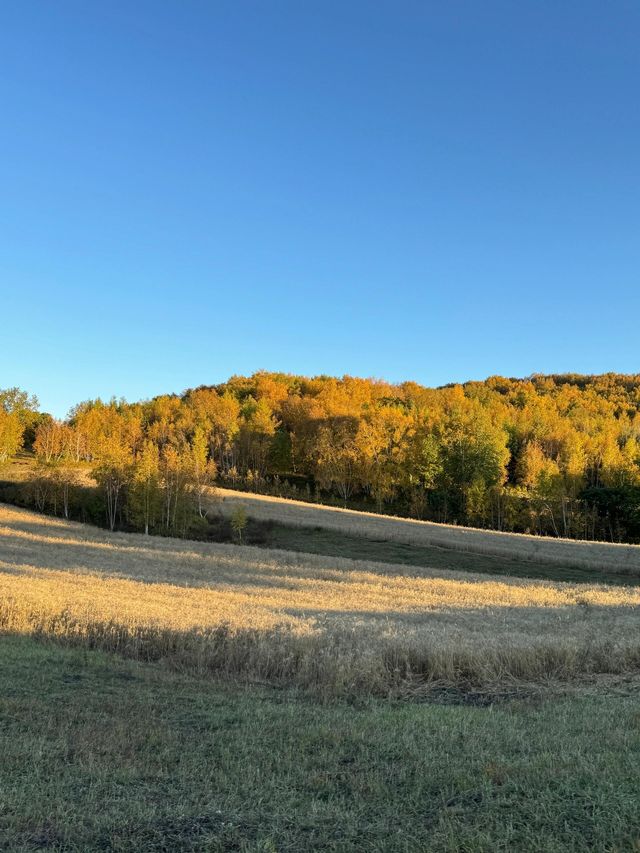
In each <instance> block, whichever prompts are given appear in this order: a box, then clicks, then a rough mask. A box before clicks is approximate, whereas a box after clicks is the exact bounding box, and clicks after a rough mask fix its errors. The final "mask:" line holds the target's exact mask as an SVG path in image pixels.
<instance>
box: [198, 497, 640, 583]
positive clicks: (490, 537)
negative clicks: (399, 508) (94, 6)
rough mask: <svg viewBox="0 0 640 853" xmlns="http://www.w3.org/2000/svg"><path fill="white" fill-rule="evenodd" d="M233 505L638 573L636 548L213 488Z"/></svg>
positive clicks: (219, 501)
mask: <svg viewBox="0 0 640 853" xmlns="http://www.w3.org/2000/svg"><path fill="white" fill-rule="evenodd" d="M238 504H243V505H244V506H245V507H246V510H247V513H248V515H250V516H251V517H252V518H256V519H259V520H261V521H279V522H282V523H283V524H288V525H298V526H301V527H322V528H324V529H327V530H336V531H339V532H341V533H346V534H349V535H352V536H362V537H366V538H368V539H386V540H394V541H397V542H406V543H408V544H410V545H436V546H438V547H441V548H448V549H450V550H453V551H462V552H465V551H466V552H468V553H473V554H489V555H493V556H496V557H513V558H517V559H520V560H531V561H533V562H537V563H549V564H552V565H561V566H567V567H575V568H595V569H600V570H603V569H606V570H608V571H613V572H616V573H619V574H621V575H635V576H637V575H640V545H626V544H617V543H610V542H583V541H576V540H575V539H555V538H550V537H545V536H528V535H525V534H523V533H501V532H498V531H495V530H478V529H475V528H472V527H459V526H456V525H453V524H436V523H434V522H431V521H418V520H417V519H413V518H398V517H396V516H390V515H379V514H377V513H372V512H360V511H358V510H353V509H342V508H341V507H332V506H325V505H322V504H311V503H305V502H304V501H295V500H290V499H288V498H278V497H270V496H268V495H257V494H252V493H251V492H236V491H233V490H231V489H216V503H215V505H216V506H218V507H219V508H220V509H221V511H222V512H223V513H224V514H225V515H228V514H230V513H231V512H232V511H233V508H234V507H235V506H237V505H238Z"/></svg>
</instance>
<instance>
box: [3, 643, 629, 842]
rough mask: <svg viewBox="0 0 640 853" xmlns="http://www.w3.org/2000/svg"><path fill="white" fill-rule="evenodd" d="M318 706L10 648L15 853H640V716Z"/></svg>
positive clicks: (599, 710) (7, 690)
mask: <svg viewBox="0 0 640 853" xmlns="http://www.w3.org/2000/svg"><path fill="white" fill-rule="evenodd" d="M637 698H638V696H637V693H636V694H635V696H634V694H633V691H632V685H631V684H629V685H626V686H625V685H623V684H619V685H618V686H617V688H616V689H612V688H611V686H610V688H609V691H608V695H606V696H605V695H600V694H598V693H595V692H594V693H593V695H588V694H587V693H586V692H584V691H583V692H582V693H581V694H576V695H573V696H571V697H564V698H562V697H555V698H546V699H542V698H538V699H534V698H531V699H529V700H527V699H521V700H519V701H513V702H511V703H508V704H501V705H495V706H491V707H474V706H464V705H434V704H429V705H427V704H415V703H408V702H407V703H400V702H390V701H387V702H384V701H375V702H374V701H367V702H363V703H362V704H357V705H353V704H347V703H339V702H336V703H332V704H327V705H322V706H320V705H317V704H314V703H313V701H312V700H311V699H310V698H308V697H304V696H301V695H299V694H296V693H293V692H288V691H278V690H275V689H271V688H262V687H251V688H242V687H234V686H230V685H228V684H227V685H220V684H217V683H215V682H210V681H208V682H205V681H199V680H197V679H195V678H192V677H187V676H184V675H180V674H176V673H172V672H170V671H168V670H166V669H163V667H162V666H161V665H159V664H158V665H152V664H137V663H134V662H130V661H123V660H120V659H118V658H115V657H110V656H107V655H104V654H100V653H97V652H89V651H82V650H78V649H68V648H61V647H57V646H54V645H43V644H39V643H37V642H36V641H34V640H29V639H26V638H20V637H4V638H0V849H1V850H7V851H15V853H20V852H21V851H30V850H43V849H47V850H58V851H83V853H86V851H94V850H112V851H136V853H142V851H188V850H191V851H233V850H237V851H296V853H298V851H306V850H328V851H364V850H366V851H500V850H502V851H593V850H598V851H614V850H616V851H626V850H630V851H631V850H636V851H637V850H639V849H640V797H639V796H638V781H639V778H640V712H639V710H638V703H637Z"/></svg>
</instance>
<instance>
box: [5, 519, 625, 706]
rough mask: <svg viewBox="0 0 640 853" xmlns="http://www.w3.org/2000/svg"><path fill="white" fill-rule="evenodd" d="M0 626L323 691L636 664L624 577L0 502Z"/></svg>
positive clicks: (563, 675) (487, 680)
mask: <svg viewBox="0 0 640 853" xmlns="http://www.w3.org/2000/svg"><path fill="white" fill-rule="evenodd" d="M458 558H459V560H460V563H461V564H462V565H464V560H465V555H462V554H459V555H458ZM3 628H4V630H5V631H8V632H13V633H20V634H35V635H47V636H49V637H56V638H58V639H59V640H61V641H65V642H68V643H72V644H83V645H86V646H89V647H93V648H100V649H102V650H104V651H118V652H120V653H124V654H126V655H127V656H130V657H135V658H137V659H142V660H148V659H153V660H158V659H167V660H170V661H171V662H172V663H173V664H174V666H179V667H186V666H189V667H190V668H191V669H192V670H194V671H197V672H202V673H227V674H231V675H233V676H234V677H238V676H241V675H244V676H245V677H247V678H263V679H267V680H269V681H270V682H271V683H273V682H274V681H277V682H279V683H286V684H295V685H297V686H306V687H309V688H311V689H313V690H315V691H317V692H318V693H320V694H321V695H322V696H324V697H327V696H330V695H336V694H341V695H345V694H351V693H354V692H358V693H360V694H362V693H375V694H377V695H385V694H387V693H388V692H389V691H392V692H394V693H396V692H398V691H399V692H406V691H407V690H411V691H414V690H420V691H424V690H427V691H430V690H431V689H432V688H433V684H434V682H441V681H445V682H447V683H450V684H455V685H456V686H458V687H463V688H465V689H466V688H467V687H472V688H473V689H474V690H475V689H478V688H480V687H481V688H483V689H488V688H490V687H493V686H495V685H498V686H500V685H502V684H503V683H505V682H509V681H511V680H516V681H518V682H523V681H525V682H526V681H536V682H540V681H542V682H545V681H547V680H548V679H551V678H557V679H562V680H571V679H576V678H577V679H581V678H583V677H584V676H585V675H586V674H589V673H609V674H613V673H622V672H629V673H632V672H637V671H638V668H639V666H640V590H639V589H638V587H620V586H616V587H613V586H586V585H573V586H572V585H569V584H558V583H555V584H554V583H550V582H548V581H545V582H541V581H537V582H536V581H530V580H523V579H517V578H504V577H501V578H498V577H492V576H491V575H486V574H485V575H474V574H472V573H469V572H464V571H458V572H454V571H448V572H447V571H442V570H430V569H417V568H413V567H410V568H407V567H403V566H393V565H385V564H383V563H366V562H361V563H357V562H353V561H349V560H345V559H340V558H337V557H325V556H314V555H308V554H307V555H305V554H295V555H294V554H291V553H287V552H285V551H269V550H267V549H258V548H239V547H237V546H234V545H220V544H212V543H195V542H184V541H182V540H177V539H168V538H161V537H145V536H142V535H140V534H110V533H108V532H107V531H100V530H98V529H97V528H93V527H89V526H83V525H81V524H75V523H69V522H64V521H61V520H60V519H54V518H51V517H50V516H42V515H37V514H35V513H30V512H26V511H24V510H18V509H15V508H8V507H2V506H0V630H1V629H3Z"/></svg>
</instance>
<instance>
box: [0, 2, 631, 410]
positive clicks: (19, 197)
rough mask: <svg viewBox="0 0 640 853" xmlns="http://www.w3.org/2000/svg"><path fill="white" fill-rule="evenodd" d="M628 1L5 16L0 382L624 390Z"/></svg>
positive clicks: (49, 387)
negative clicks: (509, 383) (241, 381)
mask: <svg viewBox="0 0 640 853" xmlns="http://www.w3.org/2000/svg"><path fill="white" fill-rule="evenodd" d="M639 44H640V6H639V5H638V4H637V3H636V2H631V0H630V2H612V3H607V4H603V3H601V2H598V3H596V2H539V1H537V2H518V3H513V2H491V0H487V2H482V3H481V2H474V3H470V2H456V3H431V2H419V3H418V2H416V3H413V2H401V3H398V2H384V0H381V2H370V0H369V2H362V3H361V2H355V0H353V2H349V0H346V2H345V0H341V2H331V0H323V2H314V0H305V2H303V3H300V2H278V1H277V0H273V2H268V3H264V2H257V0H255V2H243V0H233V2H212V1H211V2H193V1H192V2H190V0H152V2H144V1H143V0H136V2H135V3H132V2H129V0H127V2H119V0H109V2H104V3H86V2H79V0H78V2H71V0H56V2H55V3H47V2H31V0H24V1H23V2H20V3H13V4H9V3H7V4H4V6H3V10H2V26H1V27H0V70H1V72H2V73H1V74H0V109H1V113H0V115H1V121H0V312H1V313H0V338H1V339H2V358H1V359H0V387H6V386H8V385H16V384H17V385H20V386H22V387H26V388H27V389H28V390H30V391H31V392H34V393H36V394H38V396H39V397H40V400H41V403H42V405H43V407H44V408H45V409H47V410H49V411H52V412H53V413H55V414H57V415H64V414H65V413H66V411H67V410H68V408H69V407H70V406H71V405H72V404H73V403H75V402H78V401H79V400H82V399H86V398H88V397H95V396H98V395H100V396H103V397H106V398H108V397H110V396H111V395H116V396H125V397H127V398H128V399H139V398H145V397H149V396H152V395H154V394H158V393H162V392H169V391H181V390H183V389H184V388H187V387H190V386H195V385H198V384H201V383H214V382H219V381H222V380H224V379H225V378H227V377H228V376H229V375H231V374H233V373H249V372H252V371H254V370H257V369H262V368H264V369H268V370H283V371H287V372H293V373H305V374H316V373H330V374H338V375H341V374H343V373H350V374H353V375H363V376H378V377H384V378H387V379H390V380H398V381H399V380H403V379H414V380H417V381H420V382H423V383H425V384H429V385H438V384H442V383H445V382H448V381H464V380H466V379H472V378H473V379H480V378H484V377H486V376H488V375H491V374H496V373H499V374H502V375H509V376H524V375H528V374H530V373H532V372H563V371H576V372H603V371H608V370H615V371H620V372H637V371H640V358H639V346H638V317H639V316H640V314H639V310H640V101H639V99H638V89H639V88H640V50H639V48H638V45H639Z"/></svg>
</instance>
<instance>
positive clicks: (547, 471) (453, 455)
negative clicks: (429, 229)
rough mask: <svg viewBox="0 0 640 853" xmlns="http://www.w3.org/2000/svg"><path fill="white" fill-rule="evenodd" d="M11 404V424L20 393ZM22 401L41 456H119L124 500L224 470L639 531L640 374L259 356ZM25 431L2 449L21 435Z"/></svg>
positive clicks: (395, 500)
mask: <svg viewBox="0 0 640 853" xmlns="http://www.w3.org/2000/svg"><path fill="white" fill-rule="evenodd" d="M5 397H6V392H5ZM2 399H3V398H2V397H0V400H2ZM4 410H5V411H4V414H3V415H2V417H3V418H4V426H3V427H1V428H0V435H8V436H10V435H11V434H12V431H11V429H10V428H9V427H8V426H7V424H8V421H9V419H11V418H12V417H13V418H14V421H15V419H16V417H18V416H17V414H16V411H17V410H16V405H15V403H14V404H13V410H12V405H11V404H10V403H9V404H7V403H6V402H5V405H4ZM21 417H22V424H23V426H24V427H25V429H26V431H25V432H24V436H25V439H24V440H26V441H27V443H29V442H30V441H32V443H33V448H34V450H35V451H36V454H37V456H38V459H39V460H40V461H41V463H42V464H43V465H44V466H58V467H59V466H64V465H73V464H76V465H77V464H87V465H90V466H91V467H92V469H93V470H94V471H95V472H96V476H97V477H98V479H99V480H100V479H101V478H102V481H103V482H105V483H108V482H110V479H109V478H112V479H113V477H114V476H115V475H114V472H119V473H118V476H117V477H115V479H116V480H117V481H118V482H120V481H122V485H121V486H120V487H119V490H118V500H119V509H118V511H119V512H123V511H124V508H125V506H126V503H127V500H128V499H129V501H130V503H131V507H132V508H133V506H134V503H135V499H134V498H135V494H136V489H137V488H138V486H136V483H137V484H138V485H139V483H140V482H141V478H142V479H144V477H145V476H150V477H151V476H152V477H153V478H154V482H155V481H156V480H157V483H158V484H159V488H161V489H162V488H164V489H165V490H166V489H167V488H170V489H172V490H173V489H178V488H179V486H178V484H179V483H180V482H182V481H183V480H184V483H185V484H186V485H185V486H184V490H185V492H191V493H197V492H198V490H199V489H201V488H203V486H202V483H203V482H204V481H206V483H207V484H208V483H210V482H213V480H214V479H216V480H217V481H218V482H220V483H224V484H226V485H232V486H235V487H239V488H250V489H253V490H255V491H264V492H273V493H278V494H283V495H289V496H295V497H300V498H303V499H305V498H308V499H310V500H322V501H331V500H335V501H339V502H341V503H344V504H349V505H353V506H366V507H368V508H373V509H375V508H377V509H380V510H384V511H385V512H396V513H399V514H407V515H411V516H414V517H420V518H428V519H432V520H436V521H447V522H457V523H461V524H462V523H465V524H470V525H475V526H481V527H492V528H496V529H500V530H515V531H527V532H532V533H542V534H547V535H552V536H553V535H555V536H573V537H578V538H597V539H608V540H616V541H617V540H626V541H640V375H617V374H604V375H601V376H580V375H575V374H563V375H553V376H538V375H536V376H532V377H529V378H527V379H507V378H503V377H497V376H494V377H491V378H489V379H487V380H486V381H484V382H468V383H466V384H464V385H448V386H445V387H441V388H426V387H423V386H421V385H418V384H417V383H414V382H404V383H402V384H399V385H393V384H389V383H386V382H383V381H379V380H372V379H358V378H352V377H348V376H345V377H343V378H342V379H336V378H333V377H327V376H319V377H314V378H307V377H302V376H293V375H288V374H280V373H266V372H260V373H256V374H254V375H253V376H250V377H243V376H234V377H232V378H231V379H229V381H228V382H225V383H223V384H221V385H214V386H208V387H200V388H197V389H193V390H189V391H187V392H185V393H184V394H182V395H180V396H177V395H167V396H161V397H157V398H155V399H153V400H150V401H146V402H141V403H133V404H127V403H124V402H115V401H113V402H111V403H106V404H105V403H102V402H100V401H92V402H86V403H81V404H80V405H78V406H77V407H76V408H75V409H74V410H73V411H72V412H71V414H70V417H69V419H68V420H67V421H66V422H65V423H60V422H56V421H55V420H53V419H51V418H49V417H48V416H46V415H33V417H32V418H31V420H30V419H29V417H25V416H24V413H23V414H22V416H21ZM1 423H2V421H0V424H1ZM29 430H31V432H29ZM13 434H14V446H13V447H9V448H7V447H5V450H4V451H2V450H1V449H0V461H1V460H2V458H3V457H4V458H5V459H6V458H8V456H9V455H10V453H13V452H15V450H16V449H17V446H18V445H16V443H15V434H16V430H15V429H14V430H13ZM5 444H6V441H5ZM144 471H147V472H151V473H148V475H145V474H144ZM176 472H182V474H178V473H176ZM181 478H182V479H181ZM190 478H191V479H190ZM194 478H195V479H194ZM171 483H173V484H174V485H173V486H172V485H170V484H171ZM189 483H191V485H189ZM105 488H106V487H105ZM132 511H133V510H132ZM160 516H161V514H160V513H158V518H160ZM154 523H156V522H155V521H154ZM158 523H159V522H158Z"/></svg>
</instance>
